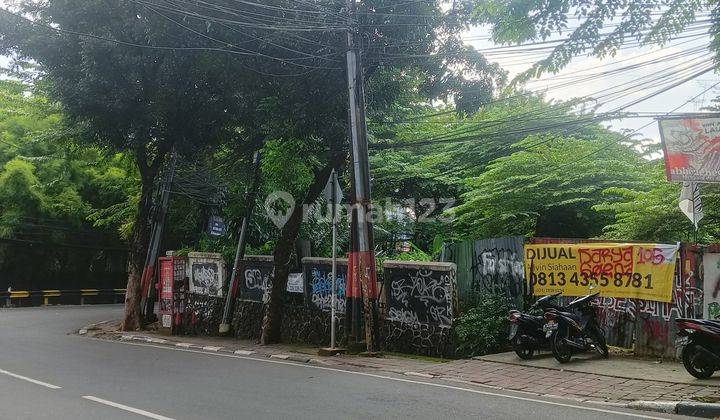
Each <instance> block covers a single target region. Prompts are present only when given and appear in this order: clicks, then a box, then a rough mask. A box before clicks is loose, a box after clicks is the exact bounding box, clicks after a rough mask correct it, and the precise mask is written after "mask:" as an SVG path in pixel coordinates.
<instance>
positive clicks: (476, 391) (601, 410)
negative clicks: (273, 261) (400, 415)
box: [92, 338, 668, 420]
mask: <svg viewBox="0 0 720 420" xmlns="http://www.w3.org/2000/svg"><path fill="white" fill-rule="evenodd" d="M92 340H98V341H106V340H103V339H100V338H92ZM106 342H107V341H106ZM116 343H120V344H127V345H131V346H142V347H153V348H156V349H163V350H174V351H182V352H187V353H199V354H206V355H211V356H219V357H230V358H234V359H243V360H254V361H256V362H265V363H275V364H278V365H289V366H296V367H302V368H307V369H318V370H326V371H330V372H340V373H347V374H350V375H359V376H367V377H370V378H377V379H385V380H388V381H396V382H405V383H411V384H419V385H426V386H431V387H435V388H443V389H452V390H455V391H465V392H470V393H473V394H479V395H489V396H492V397H500V398H508V399H513V400H519V401H528V402H534V403H539V404H548V405H554V406H558V407H568V408H575V409H578V410H585V411H594V412H597V413H608V414H617V415H620V416H627V417H635V418H639V419H652V420H667V419H668V417H655V416H648V415H644V414H637V413H628V412H624V411H615V410H608V409H604V408H597V407H585V406H580V405H573V404H567V403H561V402H556V401H545V400H540V399H537V398H528V397H521V396H518V395H508V394H500V393H497V392H489V391H481V390H479V389H472V388H463V387H459V386H453V385H446V384H438V383H434V382H425V381H416V380H412V379H405V378H394V377H392V376H384V375H377V374H374V373H365V372H356V371H352V370H345V369H337V368H330V367H324V366H315V365H309V364H301V363H293V362H286V361H284V360H277V359H268V358H262V359H261V358H257V357H246V356H239V355H235V354H224V353H208V352H205V351H201V350H191V349H180V348H174V347H166V346H156V345H153V344H141V343H130V342H126V341H116ZM478 385H479V386H481V384H478ZM508 391H509V392H515V391H512V390H508Z"/></svg>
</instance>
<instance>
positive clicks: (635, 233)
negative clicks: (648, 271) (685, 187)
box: [593, 161, 720, 243]
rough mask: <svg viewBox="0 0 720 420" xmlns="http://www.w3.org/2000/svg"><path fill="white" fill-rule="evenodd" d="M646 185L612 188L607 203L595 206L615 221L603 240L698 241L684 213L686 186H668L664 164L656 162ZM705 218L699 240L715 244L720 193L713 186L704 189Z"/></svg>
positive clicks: (645, 179)
mask: <svg viewBox="0 0 720 420" xmlns="http://www.w3.org/2000/svg"><path fill="white" fill-rule="evenodd" d="M650 166H651V169H650V170H648V171H647V173H646V174H645V177H644V182H643V184H642V185H641V186H638V187H636V188H620V187H617V188H608V189H606V190H605V191H603V194H604V195H605V200H603V201H602V202H600V203H599V204H596V205H595V206H593V209H594V210H596V211H598V212H601V213H602V212H607V213H609V214H611V215H612V216H613V219H614V220H613V221H612V222H611V223H609V224H607V225H606V226H605V227H604V228H603V233H602V235H601V237H602V238H606V239H615V240H638V241H657V242H675V241H680V240H682V241H688V242H694V241H695V238H696V236H695V233H694V227H693V224H692V222H691V221H690V220H689V219H688V218H687V217H686V216H685V215H684V214H683V213H682V212H681V211H680V208H679V207H678V199H679V196H680V188H681V186H682V184H680V183H672V182H668V181H667V180H666V178H665V173H664V168H663V162H662V161H658V162H653V163H652V164H651V165H650ZM700 196H701V197H700V198H701V202H702V205H703V211H704V213H705V217H704V218H703V220H701V221H700V226H699V232H698V235H697V239H698V241H699V242H701V243H715V242H717V241H718V240H719V239H720V236H719V235H718V234H720V231H719V230H718V228H717V223H716V221H717V220H719V218H720V214H718V212H719V211H720V189H718V187H717V186H715V185H712V184H703V185H701V186H700Z"/></svg>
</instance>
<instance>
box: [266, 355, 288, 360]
mask: <svg viewBox="0 0 720 420" xmlns="http://www.w3.org/2000/svg"><path fill="white" fill-rule="evenodd" d="M270 358H272V359H280V360H287V359H289V358H290V355H288V354H271V355H270Z"/></svg>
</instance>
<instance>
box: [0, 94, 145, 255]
mask: <svg viewBox="0 0 720 420" xmlns="http://www.w3.org/2000/svg"><path fill="white" fill-rule="evenodd" d="M74 135H75V131H74V130H71V129H69V128H68V127H67V126H66V120H65V119H64V117H63V114H62V113H61V112H60V110H59V108H58V107H57V105H56V104H53V103H51V102H49V101H48V100H47V99H46V98H44V97H43V96H42V95H41V94H39V93H38V90H37V89H35V88H33V87H32V86H30V85H26V84H23V83H21V82H17V81H11V80H4V81H0V165H2V166H0V168H1V169H0V235H1V236H3V237H11V238H18V239H27V240H42V241H46V242H76V241H77V242H82V243H83V245H94V244H96V243H98V242H99V243H104V242H103V241H104V240H106V239H107V240H110V238H114V237H115V235H114V233H115V232H113V231H114V230H115V229H116V228H118V227H120V224H119V223H118V224H113V223H111V221H110V220H101V218H100V217H95V215H100V214H102V213H107V214H108V215H109V217H110V218H119V217H120V216H121V215H122V212H121V211H119V210H118V208H117V207H118V206H119V205H120V204H118V203H123V202H125V201H126V200H128V198H127V197H128V194H129V193H132V192H133V191H137V178H133V177H131V176H128V175H129V171H128V169H127V168H128V167H129V166H130V165H131V162H130V161H128V159H126V158H124V157H123V156H121V155H115V156H106V155H105V154H104V152H103V151H102V150H100V149H97V148H93V147H78V146H77V145H76V144H75V143H74V140H75V137H74ZM130 173H131V171H130ZM89 221H92V222H95V227H96V228H98V229H97V232H94V233H98V234H100V237H97V236H93V237H92V239H90V238H89V237H88V236H87V235H86V231H90V228H91V226H90V224H89V223H88V222H89ZM102 236H105V238H102Z"/></svg>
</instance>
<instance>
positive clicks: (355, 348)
mask: <svg viewBox="0 0 720 420" xmlns="http://www.w3.org/2000/svg"><path fill="white" fill-rule="evenodd" d="M345 347H346V348H347V352H348V353H350V354H358V353H361V352H364V351H366V350H367V344H365V342H364V341H348V342H347V345H346V346H345Z"/></svg>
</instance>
